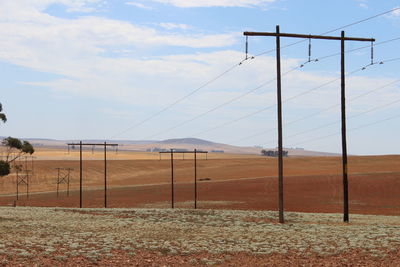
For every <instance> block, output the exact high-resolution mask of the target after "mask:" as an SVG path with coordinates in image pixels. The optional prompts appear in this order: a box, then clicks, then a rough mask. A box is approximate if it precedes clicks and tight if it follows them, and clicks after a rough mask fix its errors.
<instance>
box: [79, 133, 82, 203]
mask: <svg viewBox="0 0 400 267" xmlns="http://www.w3.org/2000/svg"><path fill="white" fill-rule="evenodd" d="M79 207H80V208H82V141H80V142H79Z"/></svg>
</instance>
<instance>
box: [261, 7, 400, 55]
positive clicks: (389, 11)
mask: <svg viewBox="0 0 400 267" xmlns="http://www.w3.org/2000/svg"><path fill="white" fill-rule="evenodd" d="M398 10H400V7H396V8H393V9H390V10H387V11H384V12H382V13H379V14H376V15H373V16H371V17H368V18H365V19H362V20H358V21H355V22H352V23H349V24H346V25H344V26H341V27H338V28H336V29H333V30H330V31H327V32H324V33H321V34H320V35H326V34H329V33H332V32H335V31H339V30H343V29H345V28H349V27H351V26H354V25H357V24H360V23H363V22H366V21H369V20H372V19H375V18H378V17H381V16H384V15H386V14H390V13H392V12H395V11H398ZM305 41H307V39H303V40H300V41H296V42H293V43H290V44H288V45H285V46H283V47H282V48H281V49H283V48H287V47H290V46H294V45H297V44H300V43H303V42H305ZM274 51H275V49H271V50H267V51H264V52H261V53H259V54H256V55H255V57H257V56H261V55H265V54H269V53H272V52H274Z"/></svg>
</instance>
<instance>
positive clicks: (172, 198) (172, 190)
mask: <svg viewBox="0 0 400 267" xmlns="http://www.w3.org/2000/svg"><path fill="white" fill-rule="evenodd" d="M171 208H172V209H173V208H174V150H173V149H171Z"/></svg>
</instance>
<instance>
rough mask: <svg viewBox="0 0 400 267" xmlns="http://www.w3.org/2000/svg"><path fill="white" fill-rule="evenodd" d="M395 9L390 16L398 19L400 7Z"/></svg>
mask: <svg viewBox="0 0 400 267" xmlns="http://www.w3.org/2000/svg"><path fill="white" fill-rule="evenodd" d="M395 8H396V10H394V11H393V12H392V13H391V14H392V16H393V17H400V7H399V6H397V7H395Z"/></svg>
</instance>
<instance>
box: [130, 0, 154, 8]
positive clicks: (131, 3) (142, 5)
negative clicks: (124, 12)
mask: <svg viewBox="0 0 400 267" xmlns="http://www.w3.org/2000/svg"><path fill="white" fill-rule="evenodd" d="M125 4H126V5H130V6H134V7H138V8H142V9H148V10H151V9H153V8H152V7H150V6H146V5H144V4H142V3H138V2H133V1H129V2H126V3H125Z"/></svg>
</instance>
